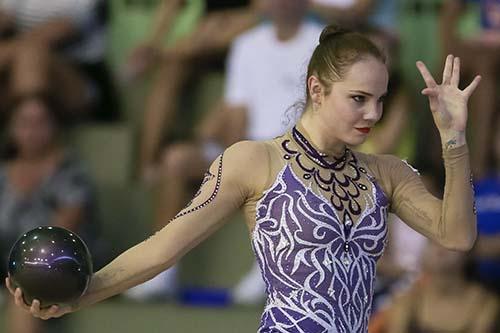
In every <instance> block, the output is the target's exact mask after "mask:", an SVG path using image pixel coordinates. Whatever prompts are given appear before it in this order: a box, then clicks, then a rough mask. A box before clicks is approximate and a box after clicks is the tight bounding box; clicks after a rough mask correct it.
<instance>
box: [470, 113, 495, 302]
mask: <svg viewBox="0 0 500 333" xmlns="http://www.w3.org/2000/svg"><path fill="white" fill-rule="evenodd" d="M495 119H496V121H495V123H494V126H493V135H494V137H493V138H494V140H493V144H492V149H491V151H492V153H491V158H492V167H491V168H489V172H488V173H487V175H486V176H485V177H483V178H481V179H479V180H478V181H477V182H476V183H475V192H476V205H477V222H478V239H477V242H476V246H475V250H474V254H475V259H476V261H477V262H476V269H477V275H478V278H479V280H480V281H481V282H483V283H485V284H486V285H487V286H488V287H490V288H492V289H494V290H495V291H496V292H497V293H498V294H499V295H500V113H497V114H496V117H495Z"/></svg>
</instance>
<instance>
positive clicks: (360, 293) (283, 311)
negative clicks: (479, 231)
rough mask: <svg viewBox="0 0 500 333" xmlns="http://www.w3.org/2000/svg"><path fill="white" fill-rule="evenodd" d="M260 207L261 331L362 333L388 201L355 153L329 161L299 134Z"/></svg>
mask: <svg viewBox="0 0 500 333" xmlns="http://www.w3.org/2000/svg"><path fill="white" fill-rule="evenodd" d="M291 134H292V135H291V137H284V138H282V139H281V140H278V141H277V142H276V143H279V144H280V145H281V147H280V150H281V155H282V158H283V161H284V163H283V168H282V169H281V170H280V172H279V173H278V175H277V177H276V179H275V181H274V183H273V185H272V186H271V187H270V188H269V189H268V190H267V191H266V192H265V194H264V196H263V198H262V199H261V200H260V201H259V202H258V203H257V206H256V210H257V214H256V226H255V228H254V231H253V234H252V244H253V248H254V251H255V254H256V256H257V260H258V262H259V264H260V267H261V270H262V273H263V277H264V280H265V282H266V285H267V292H268V295H269V298H268V301H267V304H266V307H265V310H264V314H263V317H262V322H261V328H260V330H259V332H364V331H366V327H367V323H368V317H369V315H370V304H371V295H372V294H373V292H372V290H373V279H374V276H375V264H376V261H377V259H378V258H379V257H380V256H381V255H382V252H383V249H384V242H385V239H386V234H387V225H386V217H387V208H388V200H387V197H386V196H385V194H384V192H383V191H382V189H381V188H380V186H379V185H378V184H377V182H376V181H375V179H374V178H373V177H372V176H371V175H370V174H368V173H367V171H366V169H365V168H363V167H362V166H361V165H360V163H359V162H358V160H357V158H356V156H355V155H354V154H352V153H351V151H349V150H346V152H345V154H344V156H343V157H342V158H341V159H340V160H338V161H336V162H333V163H329V162H328V161H327V160H326V159H325V158H324V156H322V155H321V154H319V153H318V152H317V151H316V150H315V149H314V148H313V147H312V146H311V145H310V144H309V142H308V141H307V139H306V138H305V137H304V136H303V135H302V134H301V133H300V132H299V131H298V130H296V129H294V130H293V131H292V133H291Z"/></svg>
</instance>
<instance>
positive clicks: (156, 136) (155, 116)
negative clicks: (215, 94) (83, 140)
mask: <svg viewBox="0 0 500 333" xmlns="http://www.w3.org/2000/svg"><path fill="white" fill-rule="evenodd" d="M258 1H261V0H231V1H217V0H206V1H205V7H206V13H205V15H204V17H202V18H201V19H200V21H199V23H198V24H197V26H196V27H195V28H194V29H193V31H192V32H191V33H189V34H188V35H187V36H183V37H182V38H180V39H178V40H177V41H175V42H174V43H171V44H170V45H168V46H167V47H165V48H164V47H163V37H164V35H165V34H166V33H167V32H168V31H169V29H171V28H172V22H173V19H174V18H175V16H176V15H177V14H178V13H179V11H180V10H181V9H182V7H183V6H187V3H186V2H184V1H183V0H168V1H166V0H164V1H163V3H162V5H161V7H160V8H159V11H158V16H157V18H156V20H155V25H154V27H153V31H152V33H151V35H150V37H149V39H148V40H146V41H144V42H143V43H141V45H140V46H139V47H137V48H136V49H135V50H133V51H132V53H131V55H130V57H129V60H128V63H127V65H126V68H125V72H126V76H127V77H128V78H129V79H133V78H135V77H139V76H140V75H141V74H144V73H145V72H146V71H148V69H151V68H153V67H157V72H156V75H155V78H154V80H153V83H152V88H151V91H150V93H149V94H148V96H147V100H146V103H145V104H146V107H145V113H144V120H143V126H142V135H141V146H140V157H139V158H140V160H139V172H140V175H141V177H142V178H143V179H144V180H146V181H147V180H151V178H154V175H155V174H156V171H157V167H158V164H157V162H158V158H159V156H158V155H159V152H160V151H161V144H162V140H163V138H167V139H168V138H169V134H171V133H170V130H171V129H172V126H173V122H174V120H175V119H176V118H175V116H176V115H177V113H178V103H179V97H180V96H182V94H181V93H182V92H183V91H184V90H185V89H186V85H187V83H188V82H190V81H191V80H193V79H195V80H198V78H199V76H200V73H203V71H206V70H207V69H212V70H213V69H214V68H215V69H218V70H222V69H223V65H224V56H225V53H226V52H227V49H228V47H229V45H230V43H231V41H232V40H233V38H234V37H236V36H237V35H239V34H240V33H241V32H243V31H245V30H246V29H248V28H250V27H252V26H253V25H255V24H256V23H257V21H258V16H257V10H256V8H257V2H258ZM183 116H184V117H189V115H186V114H183Z"/></svg>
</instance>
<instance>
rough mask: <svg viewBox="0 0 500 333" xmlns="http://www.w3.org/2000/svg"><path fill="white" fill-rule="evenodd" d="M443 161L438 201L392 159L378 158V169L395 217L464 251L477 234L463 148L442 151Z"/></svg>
mask: <svg viewBox="0 0 500 333" xmlns="http://www.w3.org/2000/svg"><path fill="white" fill-rule="evenodd" d="M443 160H444V166H445V173H446V183H445V188H444V195H443V199H442V200H441V199H438V198H436V197H434V196H433V195H432V194H430V193H429V191H428V190H427V189H426V188H425V186H424V184H423V183H422V180H421V178H420V176H419V174H418V172H417V171H416V170H415V169H413V168H412V167H411V166H409V165H408V164H407V163H405V162H404V161H401V160H399V159H397V158H396V157H392V156H381V157H380V158H379V165H378V170H379V172H380V176H381V181H382V183H383V187H384V189H385V190H386V192H387V194H388V195H389V199H390V200H391V209H392V211H393V212H394V213H395V214H396V215H398V216H399V217H400V218H401V219H402V220H403V221H405V222H406V223H407V224H408V225H409V226H410V227H412V228H413V229H415V230H417V231H418V232H420V233H421V234H423V235H424V236H426V237H428V238H430V239H432V240H434V241H436V242H438V243H440V244H441V245H443V246H445V247H447V248H451V249H457V250H467V249H469V248H470V247H472V245H473V242H474V240H475V238H476V233H477V231H476V217H475V208H474V194H473V188H472V177H471V171H470V164H469V152H468V148H467V146H466V145H464V146H461V147H458V148H455V149H451V150H448V151H444V152H443Z"/></svg>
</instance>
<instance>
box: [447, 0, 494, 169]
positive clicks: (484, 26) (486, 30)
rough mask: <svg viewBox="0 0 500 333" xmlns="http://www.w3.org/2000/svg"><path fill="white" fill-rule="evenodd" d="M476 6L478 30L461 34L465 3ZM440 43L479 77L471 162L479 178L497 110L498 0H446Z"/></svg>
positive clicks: (473, 120)
mask: <svg viewBox="0 0 500 333" xmlns="http://www.w3.org/2000/svg"><path fill="white" fill-rule="evenodd" d="M468 3H477V5H479V13H480V17H478V18H477V21H480V29H479V31H477V32H472V33H469V34H468V35H466V36H464V35H461V34H460V33H459V28H460V22H461V19H462V18H463V16H464V15H465V14H466V13H467V8H468V7H467V4H468ZM441 43H442V45H443V49H444V53H443V54H449V53H453V54H455V55H458V56H460V58H461V60H462V67H463V68H464V70H466V71H467V72H469V73H479V74H480V75H481V76H482V80H481V84H480V85H479V87H478V89H477V92H476V94H475V95H474V97H473V98H472V101H471V103H472V107H471V109H472V110H473V112H471V113H470V115H471V117H472V121H471V126H472V131H471V132H472V136H471V138H472V147H471V153H472V156H471V164H472V168H473V173H474V175H475V176H479V177H482V176H484V173H485V167H486V163H487V150H488V146H489V143H490V142H491V134H492V132H491V129H490V126H489V124H491V121H492V118H493V114H494V113H497V112H500V111H499V109H498V96H499V94H498V89H499V88H500V85H499V82H500V80H499V78H500V76H499V71H500V1H498V0H476V1H473V0H447V1H445V2H444V7H443V12H442V16H441Z"/></svg>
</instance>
